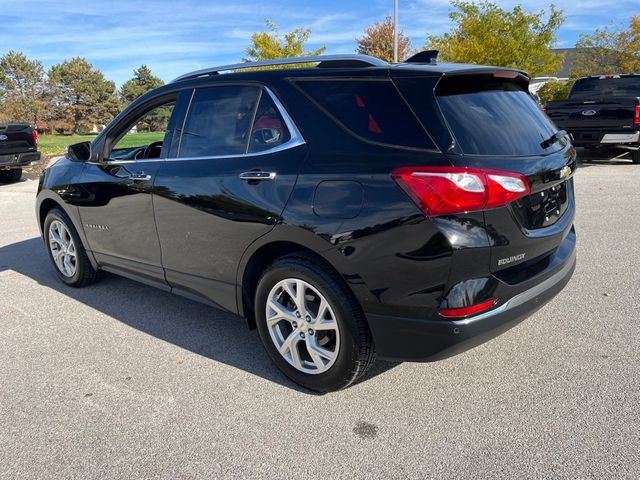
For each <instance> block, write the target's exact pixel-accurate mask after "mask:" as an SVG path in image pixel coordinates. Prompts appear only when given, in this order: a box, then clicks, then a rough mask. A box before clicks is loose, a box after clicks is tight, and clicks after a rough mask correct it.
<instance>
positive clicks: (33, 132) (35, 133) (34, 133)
mask: <svg viewBox="0 0 640 480" xmlns="http://www.w3.org/2000/svg"><path fill="white" fill-rule="evenodd" d="M31 136H32V137H33V146H34V147H35V148H38V131H37V130H31Z"/></svg>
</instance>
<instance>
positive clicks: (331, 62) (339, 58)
mask: <svg viewBox="0 0 640 480" xmlns="http://www.w3.org/2000/svg"><path fill="white" fill-rule="evenodd" d="M296 63H318V66H319V67H325V68H327V67H331V68H338V67H388V66H389V64H388V63H387V62H385V61H384V60H380V59H379V58H376V57H372V56H370V55H357V54H345V55H318V56H315V57H294V58H278V59H275V60H262V61H259V62H242V63H234V64H230V65H221V66H219V67H211V68H204V69H202V70H196V71H195V72H190V73H186V74H184V75H180V76H179V77H178V78H176V79H174V80H172V81H171V83H173V82H179V81H180V80H187V79H190V78H197V77H204V76H207V75H218V74H219V73H220V72H224V71H229V70H241V69H244V68H256V67H271V66H274V65H292V64H296ZM323 64H324V65H323Z"/></svg>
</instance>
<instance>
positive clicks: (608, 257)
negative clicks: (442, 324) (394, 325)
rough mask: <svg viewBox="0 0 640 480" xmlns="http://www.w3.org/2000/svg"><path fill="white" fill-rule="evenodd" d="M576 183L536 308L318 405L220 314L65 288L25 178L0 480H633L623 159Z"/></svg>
mask: <svg viewBox="0 0 640 480" xmlns="http://www.w3.org/2000/svg"><path fill="white" fill-rule="evenodd" d="M575 184H576V188H577V201H578V213H577V218H576V229H577V233H578V267H577V269H576V272H575V274H574V277H573V279H572V280H571V282H570V283H569V285H568V286H567V287H566V288H565V290H564V291H563V292H561V293H560V294H559V295H558V296H557V297H556V298H555V299H554V300H553V301H552V302H551V303H550V304H547V305H546V306H545V307H544V308H542V309H541V310H540V311H539V312H537V313H536V314H535V315H533V316H532V317H531V318H529V319H528V320H526V321H525V322H523V323H521V324H520V325H518V326H517V327H515V328H514V329H512V330H510V331H508V332H507V333H505V334H504V335H502V336H500V337H498V338H496V339H494V340H492V341H490V342H488V343H486V344H484V345H481V346H479V347H477V348H475V349H473V350H471V351H468V352H466V353H464V354H462V355H459V356H457V357H454V358H451V359H448V360H444V361H441V362H437V363H426V364H418V363H403V364H394V363H388V362H379V363H377V364H376V366H375V367H374V369H373V371H372V372H371V374H370V375H369V376H368V378H366V379H365V380H364V381H363V382H361V383H359V384H357V385H355V386H353V387H351V388H349V389H347V390H344V391H340V392H337V393H331V394H326V395H313V394H310V393H308V392H307V391H304V390H302V389H300V388H298V387H296V386H295V385H294V384H292V383H291V382H289V381H288V380H287V379H286V378H285V377H284V376H283V375H282V374H280V373H279V371H278V370H277V369H276V367H275V366H273V365H272V364H271V362H270V361H269V359H268V358H267V355H266V353H265V352H264V350H263V348H262V346H261V344H260V341H259V339H258V335H257V333H256V332H255V331H249V330H248V329H247V328H246V326H245V323H244V322H243V320H241V319H239V318H238V317H235V316H233V315H229V314H226V313H222V312H219V311H217V310H214V309H212V308H209V307H206V306H203V305H200V304H198V303H194V302H191V301H189V300H186V299H183V298H180V297H177V296H172V295H171V294H168V293H165V292H161V291H158V290H155V289H153V288H151V287H147V286H144V285H140V284H137V283H134V282H132V281H129V280H126V279H123V278H120V277H117V276H114V275H107V274H105V275H104V276H103V278H102V280H101V281H100V282H99V283H97V284H95V285H93V286H91V287H88V288H84V289H73V288H69V287H66V286H64V285H63V284H62V283H61V282H59V281H58V279H57V278H56V276H55V274H54V272H53V270H52V267H51V266H50V264H49V262H48V259H47V257H46V254H45V250H44V247H43V244H42V241H41V239H40V238H39V236H38V228H37V225H36V219H35V213H34V195H35V191H36V188H37V182H36V181H32V180H31V181H23V182H21V183H18V184H14V185H2V186H0V296H1V297H0V298H1V299H0V479H3V480H8V479H14V478H21V479H22V478H24V479H27V478H28V479H33V478H43V479H44V478H46V479H54V478H55V479H58V478H59V479H63V478H64V479H98V478H100V479H133V478H163V479H165V478H166V479H183V478H185V479H186V478H207V479H213V478H215V479H220V478H268V479H280V478H282V479H284V478H288V479H291V478H305V479H306V478H309V479H312V478H323V479H327V478H358V479H359V478H371V479H377V478H385V479H395V478H438V479H441V478H474V479H478V478H508V479H514V478H518V479H519V478H585V479H586V478H597V479H602V478H612V479H614V478H615V479H621V478H628V479H637V478H640V453H639V452H640V333H639V328H640V295H639V293H640V292H639V290H640V247H639V245H640V188H639V187H638V185H640V165H631V164H630V162H628V161H627V160H624V159H617V160H612V161H607V160H597V158H596V161H594V162H592V163H585V164H583V165H582V166H581V168H580V169H579V170H578V172H577V174H576V177H575Z"/></svg>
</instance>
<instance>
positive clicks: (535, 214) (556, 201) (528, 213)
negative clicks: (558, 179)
mask: <svg viewBox="0 0 640 480" xmlns="http://www.w3.org/2000/svg"><path fill="white" fill-rule="evenodd" d="M568 183H569V181H564V182H562V183H560V184H557V185H554V186H553V187H551V188H548V189H546V190H543V191H541V192H536V193H532V194H531V195H529V196H528V197H524V198H522V199H520V200H518V201H516V202H514V203H512V204H511V207H512V211H513V213H514V215H515V217H516V219H517V220H518V222H519V223H520V224H521V225H522V226H523V227H524V228H526V229H528V230H536V229H539V228H545V227H549V226H551V225H553V224H554V223H556V222H557V221H558V220H559V219H560V218H561V217H562V215H563V214H564V212H565V211H566V210H567V207H568V206H569V194H568V190H569V187H568Z"/></svg>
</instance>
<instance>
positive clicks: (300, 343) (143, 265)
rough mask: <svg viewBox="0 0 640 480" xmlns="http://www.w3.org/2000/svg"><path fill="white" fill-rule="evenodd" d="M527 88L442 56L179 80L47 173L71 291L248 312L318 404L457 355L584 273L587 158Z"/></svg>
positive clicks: (47, 196)
mask: <svg viewBox="0 0 640 480" xmlns="http://www.w3.org/2000/svg"><path fill="white" fill-rule="evenodd" d="M300 62H304V63H305V64H306V65H303V66H302V68H298V69H277V68H274V66H276V65H281V64H293V63H300ZM264 65H268V66H270V68H269V69H262V70H261V69H258V68H256V67H261V66H264ZM246 67H250V68H251V69H250V70H245V71H243V70H242V69H243V68H246ZM223 72H229V73H223ZM527 86H528V77H527V76H526V74H525V73H524V72H521V71H518V70H512V69H505V68H496V67H483V66H471V65H456V64H438V63H436V62H435V61H434V58H433V55H432V54H429V53H422V54H418V55H416V56H415V57H413V58H411V59H409V60H408V61H406V62H404V63H399V64H393V65H392V64H388V63H386V62H383V61H381V60H379V59H376V58H372V57H367V56H361V55H338V56H336V55H332V56H323V57H314V58H304V59H287V60H278V61H273V62H262V63H257V64H241V65H230V66H225V67H220V68H213V69H209V70H203V71H198V72H194V73H191V74H188V75H184V76H182V77H180V78H178V79H176V80H175V81H173V82H172V83H169V84H168V85H165V86H163V87H161V88H158V89H157V90H153V91H152V92H149V93H147V94H145V95H144V96H142V97H141V98H139V99H138V100H136V101H134V102H133V103H132V104H131V105H129V106H128V107H127V108H126V109H125V110H124V111H123V112H122V113H120V114H119V115H118V116H117V117H116V118H115V120H113V122H112V123H111V124H110V125H109V126H108V127H107V128H106V129H105V130H104V131H103V132H102V133H101V134H100V135H99V136H98V137H97V138H96V139H95V140H94V141H93V142H92V143H91V144H89V143H81V144H76V145H73V146H71V147H69V149H68V152H67V154H66V157H65V158H63V159H61V160H59V161H58V162H57V163H55V164H54V165H53V166H50V167H49V168H48V169H47V170H46V171H45V172H44V174H43V176H42V178H41V179H40V186H39V189H38V197H37V215H38V219H39V222H40V226H41V229H42V234H43V237H44V241H45V244H46V248H47V252H48V253H49V256H50V258H51V262H52V263H53V265H54V267H55V270H56V272H57V274H58V276H59V277H60V279H61V280H62V281H63V282H65V283H66V284H68V285H71V286H78V287H79V286H84V285H87V284H89V283H91V282H92V281H93V280H94V279H95V278H96V273H97V271H98V270H106V271H109V272H113V273H117V274H120V275H123V276H125V277H129V278H133V279H136V280H139V281H141V282H144V283H147V284H150V285H154V286H157V287H159V288H162V289H164V290H167V291H171V292H174V293H177V294H180V295H184V296H186V297H189V298H192V299H195V300H200V301H203V302H206V303H209V304H211V305H214V306H216V307H219V308H222V309H224V310H227V311H229V312H232V313H237V314H239V315H241V316H244V317H246V318H247V320H248V323H249V325H250V326H251V327H255V326H257V328H258V331H259V334H260V337H261V339H262V341H263V343H264V346H265V348H266V350H267V352H268V353H269V355H270V357H271V358H272V359H273V361H274V362H275V363H276V365H277V366H278V367H279V368H280V369H282V371H283V372H284V373H285V374H286V375H287V376H288V377H290V378H291V379H292V380H293V381H295V382H297V383H299V384H301V385H304V386H305V387H308V388H310V389H313V390H317V391H330V390H335V389H339V388H343V387H346V386H348V385H350V384H351V383H353V382H354V381H355V380H356V379H357V378H358V377H360V376H361V375H362V374H363V373H364V372H365V371H366V369H367V367H368V366H369V365H370V364H371V363H372V361H373V359H374V356H375V354H376V353H377V354H378V355H380V356H381V357H384V358H391V359H399V360H412V361H424V360H434V359H440V358H444V357H447V356H451V355H453V354H455V353H458V352H461V351H464V350H466V349H469V348H471V347H473V346H475V345H477V344H479V343H481V342H483V341H486V340H487V339H489V338H491V337H494V336H496V335H498V334H499V333H501V332H503V331H505V330H507V329H508V328H510V327H512V326H513V325H515V324H516V323H517V322H519V321H520V320H522V319H524V318H525V317H527V316H528V315H530V314H531V313H532V312H534V311H535V310H537V309H538V308H540V307H541V306H542V305H543V304H544V303H545V302H547V301H548V300H549V299H551V298H552V297H553V296H554V295H555V294H556V293H558V292H559V291H560V290H561V289H562V288H563V287H564V285H565V284H566V283H567V282H568V281H569V278H570V277H571V275H572V273H573V270H574V267H575V241H576V237H575V231H574V227H573V218H574V211H575V204H574V190H573V179H572V174H573V172H574V170H575V168H576V162H575V151H574V149H573V147H572V146H571V144H570V143H569V141H568V139H567V138H565V137H564V136H563V135H562V134H559V133H558V132H557V129H556V128H555V127H554V125H553V124H552V123H551V122H550V121H549V120H548V119H547V117H546V116H545V115H544V114H543V113H542V112H541V111H540V109H539V108H538V107H537V105H536V103H535V102H534V101H533V100H532V99H531V98H530V96H529V94H528V93H527ZM212 341H215V340H212Z"/></svg>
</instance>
